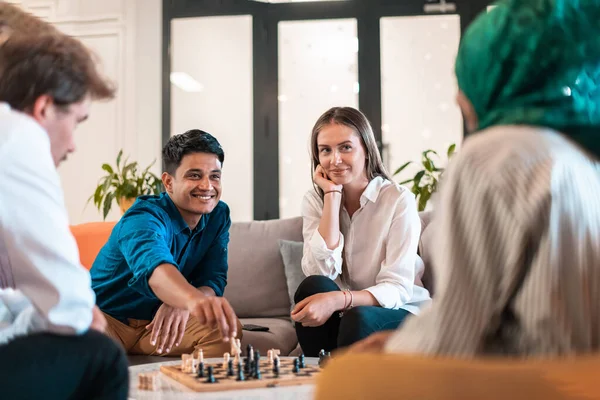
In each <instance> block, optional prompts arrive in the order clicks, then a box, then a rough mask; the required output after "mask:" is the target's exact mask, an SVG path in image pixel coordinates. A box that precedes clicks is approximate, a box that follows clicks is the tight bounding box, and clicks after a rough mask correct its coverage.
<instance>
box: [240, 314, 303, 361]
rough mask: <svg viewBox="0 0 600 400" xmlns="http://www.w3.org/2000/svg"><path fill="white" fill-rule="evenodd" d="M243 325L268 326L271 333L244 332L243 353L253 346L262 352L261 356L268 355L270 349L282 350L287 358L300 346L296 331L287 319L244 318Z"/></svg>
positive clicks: (282, 353)
mask: <svg viewBox="0 0 600 400" xmlns="http://www.w3.org/2000/svg"><path fill="white" fill-rule="evenodd" d="M240 321H241V322H242V324H254V325H261V326H268V327H269V332H250V331H243V335H242V351H244V352H245V351H246V346H247V345H248V344H251V345H252V346H253V347H254V348H255V349H258V350H260V354H261V355H263V356H266V355H267V351H268V350H270V349H279V350H281V355H283V356H287V355H288V354H290V352H291V351H292V350H294V349H295V348H296V346H298V338H297V337H296V330H295V329H294V327H293V326H292V323H291V322H290V320H289V319H286V318H242V319H240Z"/></svg>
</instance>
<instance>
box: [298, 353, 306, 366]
mask: <svg viewBox="0 0 600 400" xmlns="http://www.w3.org/2000/svg"><path fill="white" fill-rule="evenodd" d="M298 361H299V363H300V365H299V366H300V368H306V362H305V360H304V353H302V354H300V356H299V357H298Z"/></svg>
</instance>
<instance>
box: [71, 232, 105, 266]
mask: <svg viewBox="0 0 600 400" xmlns="http://www.w3.org/2000/svg"><path fill="white" fill-rule="evenodd" d="M115 224H116V222H90V223H86V224H80V225H72V226H71V232H72V233H73V236H75V240H76V241H77V247H79V258H80V260H81V264H83V266H84V267H86V268H87V269H88V270H89V269H90V268H92V264H93V263H94V260H95V259H96V256H97V255H98V253H99V252H100V249H101V248H102V246H104V244H105V243H106V242H107V241H108V238H109V236H110V234H111V232H112V230H113V228H114V226H115Z"/></svg>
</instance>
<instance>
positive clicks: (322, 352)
mask: <svg viewBox="0 0 600 400" xmlns="http://www.w3.org/2000/svg"><path fill="white" fill-rule="evenodd" d="M325 354H326V353H325V350H323V349H321V351H319V367H320V366H321V364H323V359H324V358H325Z"/></svg>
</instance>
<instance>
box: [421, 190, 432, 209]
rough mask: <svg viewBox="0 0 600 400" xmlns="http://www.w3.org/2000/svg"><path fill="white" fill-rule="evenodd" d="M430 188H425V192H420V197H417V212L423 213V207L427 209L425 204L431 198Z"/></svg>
mask: <svg viewBox="0 0 600 400" xmlns="http://www.w3.org/2000/svg"><path fill="white" fill-rule="evenodd" d="M431 194H432V188H431V187H430V186H426V187H425V190H424V191H423V192H421V196H420V197H419V211H425V207H427V202H428V201H429V199H430V198H431Z"/></svg>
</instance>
